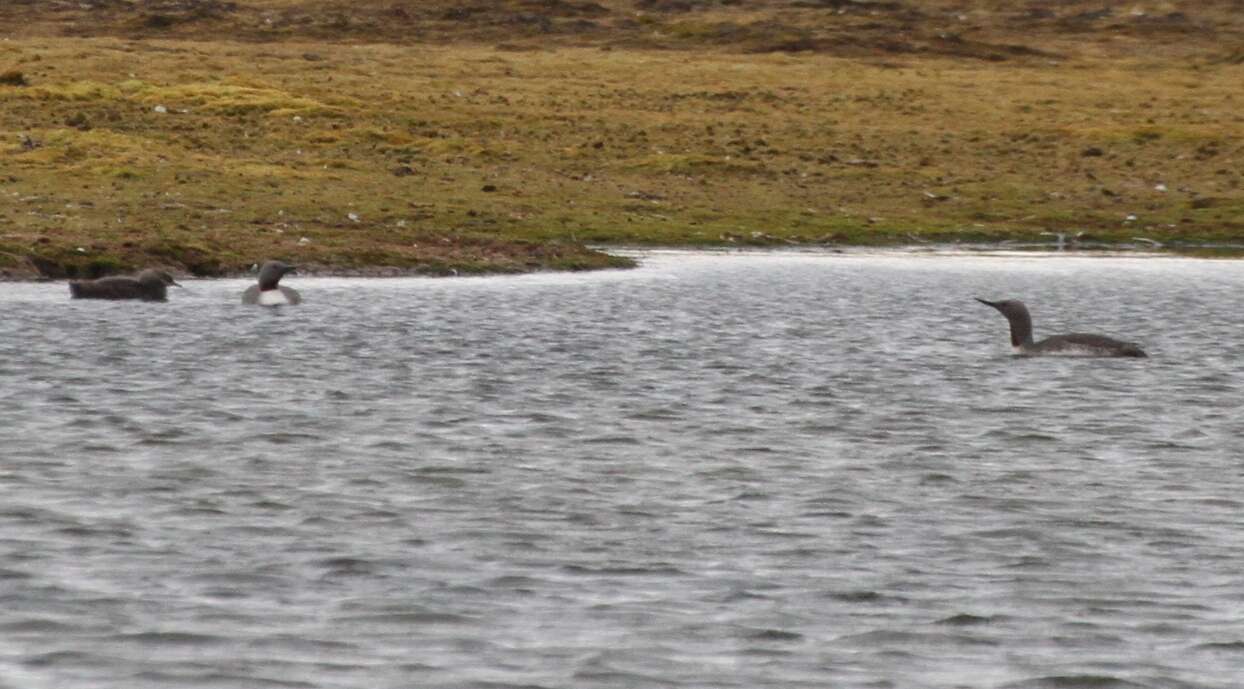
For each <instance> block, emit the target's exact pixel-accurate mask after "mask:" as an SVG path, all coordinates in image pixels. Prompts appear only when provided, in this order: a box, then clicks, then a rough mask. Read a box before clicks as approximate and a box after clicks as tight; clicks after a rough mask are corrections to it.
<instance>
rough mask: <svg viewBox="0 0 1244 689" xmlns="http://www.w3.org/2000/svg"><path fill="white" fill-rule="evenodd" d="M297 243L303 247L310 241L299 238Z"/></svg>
mask: <svg viewBox="0 0 1244 689" xmlns="http://www.w3.org/2000/svg"><path fill="white" fill-rule="evenodd" d="M298 243H299V244H302V245H303V246H305V245H307V244H310V243H311V240H310V239H307V238H306V237H300V238H299V239H298Z"/></svg>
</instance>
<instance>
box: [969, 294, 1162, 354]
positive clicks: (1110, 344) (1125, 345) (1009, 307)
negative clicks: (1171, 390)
mask: <svg viewBox="0 0 1244 689" xmlns="http://www.w3.org/2000/svg"><path fill="white" fill-rule="evenodd" d="M976 301H979V302H980V303H982V304H988V305H990V306H992V307H994V308H995V309H997V310H999V311H1001V312H1002V315H1003V316H1006V319H1007V321H1009V322H1010V323H1011V346H1012V347H1014V348H1015V353H1016V354H1022V355H1025V356H1039V355H1042V354H1080V355H1087V356H1133V357H1145V356H1148V354H1145V352H1144V350H1142V349H1141V348H1140V347H1139V346H1137V345H1136V344H1135V343H1132V342H1122V341H1120V340H1116V339H1114V338H1113V337H1106V336H1105V335H1090V334H1086V333H1069V334H1067V335H1053V336H1050V337H1047V338H1045V339H1044V340H1041V341H1040V342H1033V341H1032V317H1031V316H1029V315H1028V307H1027V306H1024V302H1022V301H1017V300H1015V299H1008V300H1006V301H985V300H984V299H981V298H980V297H977V299H976Z"/></svg>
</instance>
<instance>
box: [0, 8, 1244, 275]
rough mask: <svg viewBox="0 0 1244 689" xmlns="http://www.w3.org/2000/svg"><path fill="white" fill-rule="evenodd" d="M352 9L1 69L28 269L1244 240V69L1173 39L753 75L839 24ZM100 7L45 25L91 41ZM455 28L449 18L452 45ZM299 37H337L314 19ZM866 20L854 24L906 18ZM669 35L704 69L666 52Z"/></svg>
mask: <svg viewBox="0 0 1244 689" xmlns="http://www.w3.org/2000/svg"><path fill="white" fill-rule="evenodd" d="M209 4H210V3H209ZM1211 5H1212V7H1211V9H1214V11H1215V12H1217V10H1220V9H1221V7H1219V6H1218V5H1217V4H1211ZM141 6H142V5H141V3H140V4H139V5H138V7H141ZM507 6H508V5H507ZM333 7H335V6H334V5H333V4H332V3H323V2H321V3H311V2H301V3H298V2H292V1H290V0H267V1H266V2H257V1H256V2H242V3H239V9H236V10H234V11H223V10H221V11H219V12H216V13H215V14H213V13H211V12H208V13H207V14H204V15H202V16H199V15H195V16H193V17H191V16H189V15H187V16H186V17H182V18H180V19H178V18H175V19H176V21H172V22H171V23H164V24H161V22H156V24H157V25H159V26H148V25H146V24H141V25H136V24H133V23H132V22H130V20H131V19H133V18H134V17H133V16H131V15H125V14H123V13H122V14H106V13H105V14H98V15H94V20H95V23H93V24H89V26H90V27H95V28H93V29H90V30H91V31H92V32H94V33H95V34H99V35H94V36H92V37H64V36H59V35H51V34H52V33H53V30H52V29H47V30H45V31H43V32H42V33H40V32H39V31H35V30H34V29H31V35H22V36H16V37H13V38H11V39H10V40H8V41H5V42H3V43H0V73H18V74H20V76H21V81H20V83H18V82H17V80H16V79H8V80H4V79H0V156H2V157H3V159H4V160H5V163H6V164H5V167H4V170H3V171H2V172H0V270H4V271H6V272H8V273H10V274H22V272H23V271H26V272H29V271H32V270H34V269H35V267H39V270H42V271H43V272H45V273H48V274H58V275H84V274H92V273H95V272H100V271H108V270H130V269H134V268H138V267H141V266H144V265H148V264H162V265H168V266H171V267H175V268H181V269H185V270H188V271H191V272H195V273H198V274H205V275H211V274H222V273H228V272H231V271H236V270H240V269H242V268H244V267H247V266H250V265H251V264H253V263H255V262H258V261H261V260H263V259H264V258H268V257H281V258H285V259H288V260H293V261H298V262H300V263H304V264H312V265H318V266H321V267H325V268H334V267H336V268H341V269H357V268H361V267H367V266H395V267H400V268H403V269H409V270H414V271H426V272H429V273H443V272H450V271H453V270H457V271H459V272H463V271H490V270H491V271H518V270H538V269H581V268H597V267H609V266H619V265H626V263H627V262H626V261H625V260H622V259H615V258H612V257H609V256H607V255H604V254H601V253H600V252H596V251H592V250H590V249H588V248H586V247H585V246H584V244H586V243H590V244H610V243H618V244H641V245H711V244H746V245H765V244H778V245H786V244H790V243H798V244H860V243H871V244H890V243H902V242H910V241H916V240H937V241H954V240H964V241H967V240H971V241H978V240H984V241H998V240H1004V239H1016V238H1020V239H1031V238H1036V237H1039V236H1040V233H1041V232H1042V231H1047V230H1051V231H1052V230H1057V231H1086V232H1088V233H1090V234H1091V235H1092V236H1094V237H1095V238H1098V239H1099V240H1101V241H1128V240H1130V239H1131V238H1132V237H1135V236H1145V237H1150V238H1153V239H1157V240H1161V241H1166V242H1176V243H1179V242H1183V243H1188V244H1195V243H1202V242H1224V241H1226V242H1232V241H1240V242H1244V192H1242V191H1241V182H1242V181H1244V180H1242V177H1241V172H1240V171H1241V169H1244V168H1241V166H1240V164H1239V163H1240V160H1241V159H1242V158H1244V116H1241V115H1240V114H1239V107H1238V105H1239V103H1238V101H1239V98H1240V96H1239V88H1238V86H1239V84H1240V83H1244V65H1241V64H1240V63H1239V62H1238V61H1234V60H1223V59H1217V58H1215V57H1214V55H1216V53H1212V51H1211V52H1203V53H1194V52H1190V51H1192V50H1193V48H1192V47H1189V46H1188V44H1187V41H1186V40H1181V36H1182V38H1185V39H1186V38H1187V36H1184V35H1182V34H1177V33H1171V34H1170V35H1166V34H1162V35H1149V34H1143V33H1140V29H1141V28H1144V27H1149V25H1148V24H1144V25H1142V24H1137V25H1136V27H1134V28H1135V32H1134V33H1126V32H1124V33H1123V34H1120V33H1119V31H1118V30H1114V32H1113V33H1110V32H1099V33H1091V34H1085V35H1081V36H1080V39H1079V42H1078V43H1077V42H1076V41H1070V39H1069V35H1068V34H1066V33H1059V32H1058V31H1055V30H1054V28H1051V27H1056V25H1055V24H1053V23H1050V24H1049V25H1048V26H1047V25H1046V24H1040V25H1038V26H1036V28H1034V29H1032V32H1033V33H1031V34H1025V33H1023V32H1018V33H1016V31H1018V30H1012V29H1010V28H1007V27H1011V26H1012V25H1013V24H1014V20H1013V19H1011V18H1010V17H1012V15H1011V14H1006V12H1008V11H1009V10H1006V9H1005V8H1002V9H991V8H992V5H990V4H989V3H984V2H980V3H976V4H975V5H974V6H973V7H974V9H972V10H971V11H970V12H969V13H968V14H969V15H971V16H970V22H969V23H974V24H973V25H974V26H976V27H977V28H976V29H975V30H974V31H975V33H972V32H969V34H970V35H971V40H965V41H962V42H959V43H955V42H953V41H951V42H950V43H951V44H953V45H940V44H937V41H938V40H941V39H937V38H936V34H935V33H929V34H928V35H925V34H923V33H921V32H925V31H932V28H930V27H932V26H933V24H936V22H932V23H929V22H924V23H921V24H919V30H918V31H916V33H915V34H912V35H913V36H916V35H919V36H923V38H920V40H921V41H924V42H926V43H928V46H930V47H929V49H928V50H919V51H912V50H908V49H906V48H903V49H902V50H897V49H895V50H890V49H886V50H885V51H882V50H881V47H878V46H882V47H884V46H885V45H889V44H884V43H876V44H875V45H874V44H869V45H873V52H872V53H867V51H865V53H860V52H859V50H862V48H861V45H862V44H859V43H858V42H857V43H856V44H853V45H855V48H852V49H851V50H845V49H844V50H843V51H838V50H837V49H836V48H835V49H832V50H831V49H829V48H825V47H824V46H822V47H821V48H816V49H809V50H805V51H802V52H791V53H783V52H776V53H774V52H765V51H760V52H757V51H755V50H753V49H754V48H757V47H758V46H760V45H761V44H762V43H764V42H766V41H772V40H777V39H779V38H783V37H786V36H787V35H788V34H791V33H792V32H793V33H799V34H801V35H806V36H805V37H808V38H809V40H813V42H814V43H815V42H816V41H821V42H824V41H826V40H828V38H827V34H824V33H823V32H824V31H829V30H830V28H824V27H831V28H832V27H833V26H837V25H835V24H832V23H830V24H826V23H825V21H824V17H825V15H822V14H817V13H816V12H814V11H813V10H805V9H797V8H796V9H792V8H791V7H787V6H784V5H781V4H780V3H764V4H759V5H756V6H753V7H732V6H722V5H718V4H713V3H707V4H704V5H703V7H700V8H699V9H696V10H694V11H693V12H691V13H690V14H685V15H683V14H669V15H665V14H661V13H648V14H645V15H644V18H643V20H642V21H640V22H639V23H638V24H637V25H636V26H638V27H640V28H636V29H634V31H633V32H632V33H627V31H630V29H627V28H626V27H630V26H631V24H628V23H626V22H625V21H624V20H625V17H626V16H629V15H626V14H625V13H623V12H621V10H622V9H624V8H622V6H621V5H619V3H616V2H605V3H604V4H603V5H601V7H604V8H605V9H606V10H608V12H607V13H606V14H600V13H599V12H598V11H596V10H590V9H584V8H579V9H574V8H571V9H570V10H567V11H571V12H572V13H573V12H591V13H594V14H593V15H592V18H591V21H593V22H597V23H601V24H602V25H603V24H606V23H609V22H618V26H619V27H621V28H620V29H619V30H621V31H622V33H621V34H616V33H615V34H608V35H611V36H615V38H616V37H618V36H620V37H621V38H616V40H614V39H608V40H606V39H605V38H604V37H603V36H605V34H604V33H601V34H599V35H598V34H596V33H592V32H591V31H587V30H586V29H585V33H580V34H569V33H554V34H553V35H552V36H551V37H547V40H546V41H545V42H544V43H536V42H535V41H536V35H535V34H532V35H531V36H526V35H524V34H523V32H522V31H517V30H516V31H517V33H516V35H514V36H511V37H509V38H508V39H507V41H506V42H505V43H504V44H494V43H489V42H487V40H490V39H485V42H483V43H481V42H480V40H479V39H480V38H481V37H484V36H486V35H489V34H488V33H487V32H488V31H491V28H490V27H493V24H492V23H490V21H491V20H489V19H488V18H487V17H477V18H475V19H473V20H471V21H474V22H475V23H470V22H465V23H462V22H459V23H461V24H462V25H461V26H460V27H459V28H458V31H459V33H458V34H452V32H451V38H452V36H454V35H457V39H454V40H448V39H447V40H443V41H441V42H440V43H437V44H433V43H427V42H423V43H412V44H408V45H396V44H388V43H367V42H360V39H361V36H359V35H356V34H354V33H352V32H353V31H354V30H355V29H353V28H351V27H354V26H355V25H356V24H357V22H358V21H362V20H363V19H366V18H367V17H383V16H384V15H383V14H382V13H383V12H384V11H389V10H388V9H384V8H389V9H391V7H392V4H391V3H390V4H389V5H385V6H384V8H381V7H380V6H379V5H377V6H376V8H379V9H376V8H373V7H372V5H370V4H368V3H366V2H363V3H360V9H359V11H358V12H357V13H355V14H352V15H350V17H348V21H347V22H346V26H345V27H344V28H343V27H341V26H337V28H336V30H337V31H338V33H337V34H335V35H329V34H328V33H326V34H324V35H320V34H319V33H317V32H320V31H321V30H323V31H325V32H328V31H329V29H330V28H331V27H333V26H334V22H335V21H336V20H331V21H330V19H331V16H330V15H331V14H332V12H335V11H337V10H334V9H332V8H333ZM576 7H577V6H576ZM999 7H1001V6H999ZM783 8H784V9H783ZM442 9H443V8H442ZM1071 9H1073V8H1068V9H1067V12H1070V11H1071ZM1185 9H1187V8H1185ZM251 10H255V11H256V12H259V11H260V10H262V11H265V12H276V13H277V14H276V15H273V16H278V17H283V19H281V20H280V22H278V26H280V27H285V28H282V29H281V30H280V31H276V32H275V33H272V34H270V35H269V34H265V35H264V38H265V41H267V42H252V43H238V42H229V41H221V40H217V39H215V38H214V36H215V35H216V34H215V33H214V32H215V31H218V30H220V29H221V27H223V26H225V25H229V26H233V27H234V28H236V29H237V30H238V31H243V34H239V35H244V31H251V30H255V31H259V29H254V28H253V27H254V26H259V25H260V23H261V22H262V20H261V19H256V23H255V24H254V25H253V26H252V25H251V24H247V23H246V22H248V21H250V19H254V18H255V17H262V16H265V15H262V14H256V15H254V16H252V15H250V14H248V12H250V11H251ZM373 10H374V11H375V12H380V13H381V14H375V15H373V14H369V12H372V11H373ZM76 11H77V10H72V11H71V10H65V12H66V13H68V14H64V15H63V16H62V15H56V14H48V15H39V16H43V17H44V19H47V21H49V22H51V21H53V20H54V19H56V18H57V17H60V18H61V20H63V22H70V23H72V22H73V21H77V20H76V19H74V18H75V17H77V16H78V15H76V14H73V12H76ZM427 11H429V12H431V10H427ZM444 11H447V10H444ZM444 11H442V14H435V13H433V15H431V16H430V18H428V21H429V22H432V23H433V24H435V23H436V22H448V23H450V24H454V22H453V21H451V20H449V19H444V18H443V17H445V16H457V15H453V14H452V13H450V14H444ZM1188 11H1189V12H1192V11H1193V10H1192V9H1188ZM1198 11H1199V10H1198ZM1206 11H1208V10H1206ZM282 12H285V13H287V14H281V13H282ZM297 12H304V13H308V14H306V16H307V17H310V19H309V20H308V22H304V23H297V22H294V23H289V22H292V21H293V20H292V19H291V18H292V17H295V15H296V14H297ZM990 12H992V13H993V14H989V13H990ZM288 13H293V14H288ZM323 13H327V14H323ZM0 14H2V11H0ZM39 16H35V17H34V19H32V20H31V22H30V23H29V25H30V26H35V27H36V28H37V27H38V26H39V24H38V21H37V20H38V18H39ZM83 16H85V15H83ZM299 16H301V15H299ZM576 16H577V15H576ZM834 16H835V17H837V16H839V15H834ZM843 16H844V17H845V18H844V19H841V20H839V19H835V20H834V21H842V22H847V23H846V24H843V25H842V27H839V28H841V29H842V30H846V28H849V27H850V26H856V25H857V24H860V22H867V21H872V22H874V23H878V22H879V23H881V24H885V23H886V22H890V21H900V19H901V17H899V15H895V16H889V15H886V14H884V13H883V14H882V15H879V16H875V17H873V18H872V19H867V18H866V17H864V16H863V15H860V16H856V15H855V14H850V13H848V14H847V15H843ZM1069 16H1070V15H1069ZM1233 16H1234V15H1231V14H1230V13H1225V14H1224V13H1217V14H1207V15H1205V16H1204V17H1202V16H1201V15H1195V18H1196V19H1197V21H1202V19H1204V21H1205V22H1209V21H1210V20H1211V19H1212V20H1213V21H1216V22H1219V24H1218V25H1216V26H1217V28H1215V29H1213V30H1214V31H1216V32H1218V33H1217V35H1218V37H1219V38H1220V39H1221V38H1222V37H1223V36H1227V35H1230V36H1237V35H1239V34H1238V30H1237V29H1236V28H1235V24H1234V23H1233V22H1238V21H1239V20H1237V19H1235V18H1233ZM248 17H249V18H250V19H248ZM438 17H439V18H438ZM360 18H362V19H360ZM775 18H777V19H775ZM321 19H322V20H323V21H321ZM555 19H556V21H557V22H562V21H563V20H566V21H569V19H567V18H566V17H561V16H560V15H559V16H558V17H555ZM778 19H780V21H778ZM369 21H370V20H369ZM375 21H376V23H375V24H374V25H373V26H374V27H383V22H382V21H380V19H376V20H375ZM395 21H396V20H395ZM902 21H908V20H902ZM1128 21H1131V20H1130V19H1129V20H1128ZM83 22H85V20H83ZM109 22H112V23H109ZM229 22H233V24H228V23H229ZM852 22H854V23H852ZM990 22H994V23H990ZM926 23H927V24H929V26H925V24H926ZM559 25H560V24H559ZM56 26H60V29H59V30H62V31H67V30H68V29H67V28H66V26H68V25H66V24H61V25H56ZM72 26H73V27H75V28H74V30H75V31H85V30H86V27H87V26H88V24H86V23H83V24H73V25H72ZM136 26H138V27H139V28H135V27H136ZM455 26H457V24H455ZM860 26H862V24H860ZM1129 26H1130V25H1129ZM1198 26H1200V25H1199V24H1198ZM144 27H145V28H144ZM246 27H252V28H250V29H248V28H246ZM297 27H302V28H297ZM316 27H318V28H316ZM644 27H646V28H644ZM731 27H736V28H731ZM737 27H742V29H738V28H737ZM818 27H821V28H818ZM857 28H859V27H857ZM157 29H158V30H157ZM376 30H377V31H380V34H378V36H380V37H381V38H384V37H386V36H388V38H389V39H390V40H395V41H396V40H401V39H400V38H398V37H395V36H389V35H388V34H385V32H384V31H385V30H384V29H383V28H378V29H376ZM649 30H651V31H654V32H656V33H660V34H663V35H667V36H668V37H669V38H668V39H666V40H667V43H666V44H665V45H664V46H662V47H664V48H670V47H674V48H677V50H669V49H664V50H658V49H654V47H655V46H653V45H651V44H650V43H649V41H648V39H647V38H644V37H646V36H648V35H649ZM833 30H838V29H833ZM861 30H862V29H861ZM913 30H914V29H913ZM1146 30H1149V29H1146ZM1205 30H1206V31H1209V29H1205ZM134 31H138V32H139V34H141V35H142V37H143V38H142V40H137V41H135V40H129V38H127V36H129V34H128V33H127V32H134ZM533 31H534V29H533ZM739 31H742V34H741V35H745V36H747V37H748V39H747V40H748V41H750V42H748V43H746V44H739V45H738V46H735V47H737V48H739V49H738V50H731V49H729V48H730V46H723V45H720V44H719V43H718V42H717V37H719V36H720V35H721V34H722V32H725V33H726V34H730V33H732V32H739ZM1006 31H1012V33H1006ZM1169 31H1172V32H1175V31H1176V28H1169ZM809 32H810V33H809ZM817 32H821V33H817ZM1043 32H1044V33H1043ZM1229 32H1235V33H1229ZM541 35H542V34H541ZM861 35H867V36H873V34H871V33H865V34H861ZM880 36H881V34H880V33H878V34H877V36H874V37H873V38H870V39H868V40H874V39H876V40H877V41H880V40H882V39H881V38H880ZM1106 36H1113V37H1114V38H1112V39H1110V40H1106V38H1105V37H1106ZM1120 36H1125V38H1120ZM1155 36H1156V37H1155ZM783 40H785V39H784V38H783ZM860 40H863V39H860ZM1024 40H1027V41H1028V42H1027V43H1026V44H1025V45H1029V47H1030V48H1032V50H1031V51H1029V52H1024V51H1019V52H1015V51H1012V52H1007V57H1006V59H1001V60H994V59H980V57H981V56H980V55H972V54H968V52H970V51H969V48H971V46H977V47H979V46H980V45H985V44H988V45H991V46H1006V45H1011V44H1014V43H1015V42H1017V41H1024ZM943 42H945V41H943ZM935 44H936V45H935ZM817 45H820V44H817ZM826 45H829V44H826ZM835 45H836V44H835ZM939 45H940V47H938V46H939ZM1197 45H1202V44H1197ZM955 46H958V47H955ZM965 46H966V47H965ZM534 47H543V48H544V49H537V50H531V49H529V48H534ZM602 47H604V48H609V49H608V50H602V49H601V48H602ZM813 47H814V48H815V46H813ZM890 47H891V48H895V46H890ZM899 47H900V48H901V46H899ZM520 48H521V49H520ZM933 48H936V50H934V49H933ZM952 48H953V49H952ZM857 49H859V50H857ZM972 49H973V50H975V48H972ZM956 50H957V51H959V53H962V54H959V53H956V52H955V51H956ZM989 50H995V48H990V49H989ZM1204 50H1209V48H1204ZM965 51H967V52H965ZM1004 52H1005V51H1004ZM1055 54H1057V55H1058V57H1057V58H1051V57H1048V56H1049V55H1055ZM1137 84H1143V86H1144V87H1143V88H1137ZM1129 216H1135V219H1131V220H1129V219H1128V218H1129Z"/></svg>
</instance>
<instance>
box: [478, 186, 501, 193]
mask: <svg viewBox="0 0 1244 689" xmlns="http://www.w3.org/2000/svg"><path fill="white" fill-rule="evenodd" d="M479 190H480V191H489V192H491V191H496V190H497V185H495V184H485V185H484V186H482V187H480V188H479Z"/></svg>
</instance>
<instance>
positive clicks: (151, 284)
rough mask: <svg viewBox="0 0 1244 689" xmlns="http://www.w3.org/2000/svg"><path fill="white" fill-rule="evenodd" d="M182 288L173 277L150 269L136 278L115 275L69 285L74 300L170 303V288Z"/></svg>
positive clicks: (70, 294)
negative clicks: (138, 300)
mask: <svg viewBox="0 0 1244 689" xmlns="http://www.w3.org/2000/svg"><path fill="white" fill-rule="evenodd" d="M169 285H173V286H175V287H181V285H179V284H177V281H176V280H174V279H173V276H172V275H169V274H168V273H166V272H164V271H163V270H155V269H153V268H148V269H147V270H144V271H142V272H141V273H139V274H138V275H135V276H134V277H128V276H123V275H114V276H112V277H106V278H100V279H98V280H82V281H77V282H71V283H69V296H70V297H71V298H73V299H141V300H143V301H168V286H169Z"/></svg>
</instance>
